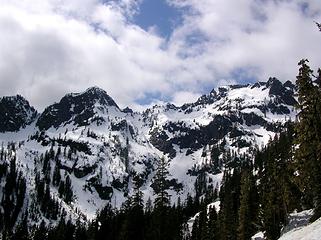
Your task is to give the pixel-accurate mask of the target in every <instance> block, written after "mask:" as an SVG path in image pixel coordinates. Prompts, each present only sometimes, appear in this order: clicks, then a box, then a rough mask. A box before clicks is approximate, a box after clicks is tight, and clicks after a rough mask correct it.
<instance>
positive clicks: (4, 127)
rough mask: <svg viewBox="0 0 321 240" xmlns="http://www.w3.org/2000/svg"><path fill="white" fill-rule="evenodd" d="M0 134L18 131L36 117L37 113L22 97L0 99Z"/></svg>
mask: <svg viewBox="0 0 321 240" xmlns="http://www.w3.org/2000/svg"><path fill="white" fill-rule="evenodd" d="M0 113H1V114H0V132H13V131H18V130H19V129H20V128H23V127H25V126H27V125H29V124H30V123H31V122H33V121H34V120H35V118H36V117H37V111H36V110H35V109H34V108H33V107H32V106H30V104H29V102H28V101H27V100H26V99H24V98H23V97H22V96H20V95H17V96H11V97H2V98H0Z"/></svg>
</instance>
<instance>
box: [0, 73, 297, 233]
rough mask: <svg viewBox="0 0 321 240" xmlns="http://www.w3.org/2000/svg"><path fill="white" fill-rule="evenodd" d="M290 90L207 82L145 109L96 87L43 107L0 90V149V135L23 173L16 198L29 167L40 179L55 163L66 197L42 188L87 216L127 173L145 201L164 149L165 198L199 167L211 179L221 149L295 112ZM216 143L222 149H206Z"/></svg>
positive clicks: (218, 174) (248, 143) (182, 188)
mask: <svg viewBox="0 0 321 240" xmlns="http://www.w3.org/2000/svg"><path fill="white" fill-rule="evenodd" d="M294 93H295V88H294V86H293V84H291V82H289V81H288V82H286V83H281V82H280V81H279V80H277V79H275V78H270V79H269V81H267V82H258V83H256V84H253V85H233V86H225V87H220V88H217V89H213V90H212V91H211V92H210V93H209V94H207V95H204V96H201V97H200V98H199V99H198V100H197V101H196V102H194V103H188V104H184V105H183V106H180V107H177V106H174V105H172V104H163V105H156V106H154V107H152V108H149V109H146V110H145V111H144V112H133V111H132V110H131V109H129V108H126V109H120V108H119V106H118V105H117V104H116V102H115V101H114V100H113V99H112V98H111V97H110V96H108V95H107V93H106V92H105V91H104V90H102V89H99V88H96V87H94V88H89V89H87V90H86V91H85V92H83V93H77V94H75V93H73V94H67V95H66V96H65V97H63V98H62V99H61V100H60V102H58V103H55V104H52V105H51V106H48V107H47V108H46V109H45V110H44V112H42V113H37V112H36V110H35V109H34V108H33V107H32V106H30V105H29V103H28V101H27V100H25V99H24V98H23V97H21V96H15V97H3V98H0V110H1V112H3V113H4V114H3V116H1V117H0V127H1V128H0V143H1V142H2V143H3V144H2V147H1V149H3V150H4V151H8V152H9V149H7V146H8V143H14V144H15V147H14V152H13V153H12V149H11V153H10V154H15V155H16V161H17V166H18V169H19V170H21V171H22V172H23V174H24V176H25V178H26V180H27V191H26V194H27V195H28V196H27V199H28V201H26V202H25V203H24V204H29V205H30V204H32V203H33V201H32V199H33V198H34V196H35V192H36V189H35V185H36V184H35V182H36V176H35V172H37V171H38V172H41V176H40V177H43V176H42V174H44V172H46V171H47V172H49V174H51V176H52V175H54V174H57V171H59V173H60V174H59V175H60V176H61V179H62V180H65V181H66V179H67V178H68V181H69V180H70V184H71V188H72V191H73V196H72V199H71V201H69V202H68V201H67V202H66V201H65V199H66V198H63V197H62V196H61V195H60V194H59V189H58V186H55V185H54V183H52V182H50V184H49V186H50V191H49V192H50V195H51V196H52V197H53V198H54V199H56V200H57V201H58V202H59V203H61V205H62V206H63V207H64V209H65V210H66V212H67V213H68V214H69V215H72V216H73V217H75V218H76V217H78V216H84V217H85V218H89V219H92V218H94V217H95V215H96V213H97V211H98V210H99V209H101V208H102V207H103V206H104V205H105V204H106V203H107V202H110V203H111V204H112V205H113V206H114V207H120V206H121V204H122V203H123V202H124V201H125V200H126V196H127V195H128V194H131V192H132V189H133V187H132V186H133V181H132V180H133V178H139V179H140V180H141V189H142V191H143V193H144V200H145V201H147V199H148V198H149V197H151V198H152V195H153V185H152V179H153V176H154V174H155V163H156V161H158V160H159V159H160V158H162V157H163V156H164V157H165V158H166V160H167V161H168V162H169V172H170V179H169V181H168V187H169V189H170V190H169V194H170V195H171V201H172V202H173V203H175V202H176V201H177V199H178V197H180V198H181V200H184V199H186V197H187V196H188V195H189V194H190V195H194V194H195V182H196V180H197V179H198V180H199V178H200V175H201V174H202V173H204V171H205V182H206V184H207V186H208V187H212V188H215V187H217V186H219V184H220V182H221V179H222V175H223V174H222V164H221V162H222V161H223V158H224V156H223V154H222V152H227V151H230V152H231V153H232V154H236V155H242V154H245V153H246V154H251V153H252V152H253V150H254V149H256V148H260V147H262V146H264V145H266V144H267V143H268V141H269V140H270V139H271V138H273V137H274V135H275V134H276V132H278V131H279V129H280V128H281V127H282V125H283V124H284V123H285V122H286V121H289V120H291V119H292V120H293V119H294V118H295V115H296V112H295V110H294V105H295V104H296V100H295V97H294ZM3 126H8V127H7V128H5V127H3ZM216 149H220V150H222V151H220V152H218V154H216V155H215V154H214V153H215V150H216ZM223 150H224V151H223ZM46 152H47V153H48V156H49V157H48V158H49V163H46V164H47V165H46V169H44V167H43V160H41V159H42V158H43V156H45V155H46ZM214 158H215V159H214ZM214 160H215V164H214V165H215V166H213V162H214ZM211 164H212V165H211ZM208 166H211V167H208ZM202 177H204V174H203V175H202ZM152 200H153V199H152ZM286 239H291V238H286Z"/></svg>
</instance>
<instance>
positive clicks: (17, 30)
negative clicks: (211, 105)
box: [0, 0, 321, 110]
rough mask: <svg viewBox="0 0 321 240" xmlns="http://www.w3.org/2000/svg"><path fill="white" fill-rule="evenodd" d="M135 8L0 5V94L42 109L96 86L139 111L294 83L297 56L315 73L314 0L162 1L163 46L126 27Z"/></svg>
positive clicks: (88, 0)
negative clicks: (166, 19)
mask: <svg viewBox="0 0 321 240" xmlns="http://www.w3.org/2000/svg"><path fill="white" fill-rule="evenodd" d="M142 1H143V0H117V1H116V0H109V1H104V2H101V1H99V0H84V1H81V3H79V1H76V0H68V1H61V0H24V1H21V0H0V4H1V8H0V34H1V37H0V45H1V50H0V84H1V88H0V95H12V94H16V93H20V94H22V95H24V96H25V97H26V98H27V99H28V100H30V102H31V103H32V104H33V105H35V106H36V107H37V108H38V109H40V110H42V109H43V108H44V107H45V106H46V105H48V104H50V103H52V102H54V101H58V100H59V99H60V98H61V97H62V96H63V95H64V94H65V93H67V92H75V91H76V92H77V91H83V90H84V89H85V88H87V87H90V86H93V85H96V86H99V87H102V88H104V89H105V90H106V91H107V92H108V93H109V94H110V95H111V96H112V97H113V98H114V99H115V100H116V101H117V103H119V105H120V106H123V107H124V106H127V105H129V106H132V107H135V108H137V109H139V108H140V106H139V104H148V103H152V102H157V101H159V100H169V101H172V102H174V103H176V104H178V105H180V104H182V103H183V102H189V101H191V100H194V99H196V98H197V95H199V94H201V93H205V92H206V91H208V90H209V88H212V87H215V86H217V85H221V84H225V83H236V82H242V81H249V80H252V79H258V80H266V79H267V78H268V77H269V76H276V77H279V78H280V79H281V80H287V79H292V80H293V79H294V78H295V75H296V74H297V62H298V60H299V59H301V58H309V59H310V60H311V63H312V65H313V67H317V66H320V65H321V55H320V52H321V44H320V42H321V34H320V33H319V32H318V31H317V29H316V27H315V25H314V23H313V20H316V21H320V20H321V6H320V4H318V0H310V1H303V0H297V1H295V0H292V1H291V0H288V1H281V0H278V1H268V0H239V1H234V0H164V1H167V3H168V4H170V5H171V6H173V7H176V8H180V9H181V10H182V11H181V12H182V14H183V16H182V17H183V21H182V24H180V25H178V26H176V28H175V29H174V30H173V32H172V34H171V36H170V37H169V39H167V38H164V37H162V36H160V35H158V34H157V33H156V32H155V31H152V30H144V29H142V28H141V27H139V26H137V25H135V24H133V23H132V19H133V18H134V17H135V14H138V12H139V4H140V3H141V2H142ZM145 1H147V0H145ZM226 79H228V80H226ZM142 99H145V100H146V99H147V100H146V101H147V102H144V103H141V102H142ZM148 101H149V102H148Z"/></svg>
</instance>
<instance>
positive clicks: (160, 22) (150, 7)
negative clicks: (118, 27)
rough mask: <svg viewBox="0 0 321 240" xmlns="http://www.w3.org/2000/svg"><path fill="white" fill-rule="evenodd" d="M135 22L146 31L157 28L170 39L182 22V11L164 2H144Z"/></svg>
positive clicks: (162, 0)
mask: <svg viewBox="0 0 321 240" xmlns="http://www.w3.org/2000/svg"><path fill="white" fill-rule="evenodd" d="M133 22H134V23H135V24H137V25H139V26H140V27H142V28H143V29H145V30H146V31H148V30H149V29H150V28H153V27H156V31H157V32H158V33H159V34H160V35H162V36H164V37H169V36H170V35H171V33H172V32H173V30H174V29H175V26H178V25H179V24H181V22H182V10H179V9H178V8H175V7H173V6H170V5H169V4H168V3H167V2H166V1H164V0H143V1H142V3H141V4H140V6H139V12H138V13H137V14H136V15H135V16H134V19H133Z"/></svg>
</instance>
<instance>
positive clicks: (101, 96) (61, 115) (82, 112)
mask: <svg viewBox="0 0 321 240" xmlns="http://www.w3.org/2000/svg"><path fill="white" fill-rule="evenodd" d="M97 107H99V108H100V109H102V108H104V109H106V108H108V107H115V108H116V109H117V110H120V109H119V107H118V105H117V104H116V103H115V101H114V100H113V99H112V98H111V97H110V96H109V95H108V94H107V92H106V91H105V90H103V89H101V88H99V87H90V88H88V89H86V90H85V91H84V92H81V93H70V94H67V95H65V96H64V97H63V98H62V99H61V100H60V102H59V103H55V104H53V105H51V106H49V107H47V108H46V109H45V111H44V112H43V113H42V114H41V116H40V117H39V120H38V122H37V126H38V127H39V128H40V129H48V128H50V127H52V126H53V127H55V128H57V127H59V126H60V125H61V124H66V123H69V122H71V121H73V122H74V123H75V124H76V125H79V126H83V125H88V124H90V119H91V118H92V117H93V116H94V115H95V113H96V111H97V110H95V109H96V108H97Z"/></svg>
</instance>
